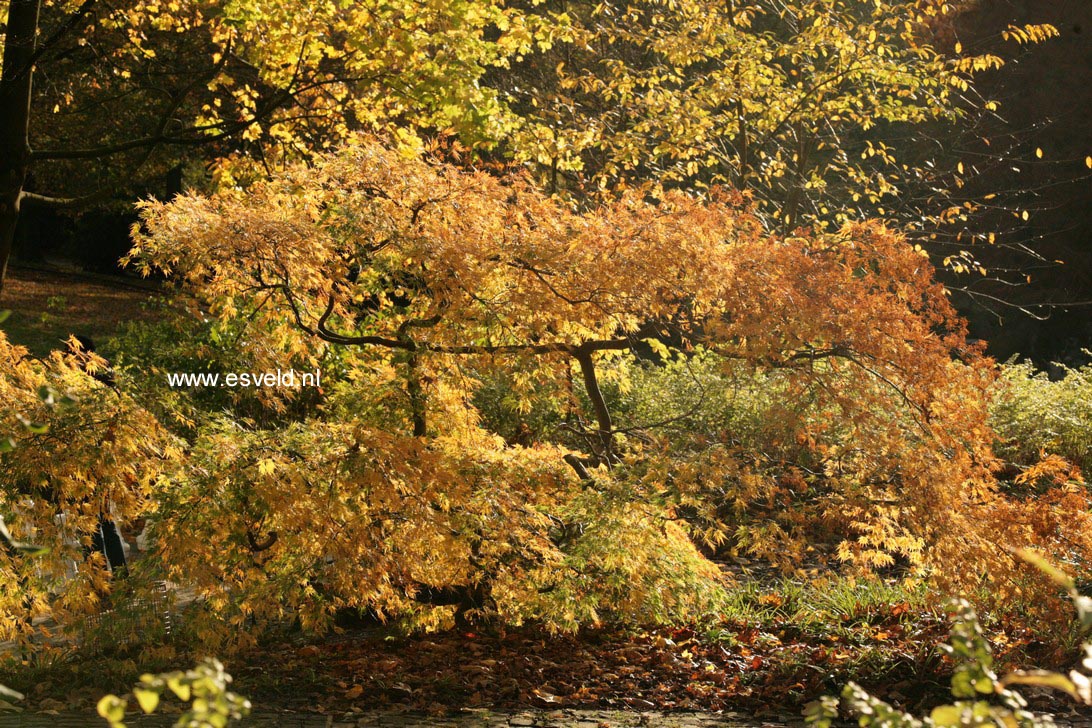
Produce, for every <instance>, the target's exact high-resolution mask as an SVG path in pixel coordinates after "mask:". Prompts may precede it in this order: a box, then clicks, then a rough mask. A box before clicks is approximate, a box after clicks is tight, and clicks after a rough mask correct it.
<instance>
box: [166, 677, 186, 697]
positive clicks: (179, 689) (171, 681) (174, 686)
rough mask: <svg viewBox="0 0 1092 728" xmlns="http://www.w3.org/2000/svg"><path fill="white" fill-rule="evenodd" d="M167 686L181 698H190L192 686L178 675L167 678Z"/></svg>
mask: <svg viewBox="0 0 1092 728" xmlns="http://www.w3.org/2000/svg"><path fill="white" fill-rule="evenodd" d="M167 687H169V688H170V689H171V692H172V693H174V694H175V695H177V696H178V699H179V700H189V699H190V686H189V685H188V684H187V683H184V682H182V680H181V679H179V678H178V677H169V678H167Z"/></svg>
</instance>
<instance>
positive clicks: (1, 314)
mask: <svg viewBox="0 0 1092 728" xmlns="http://www.w3.org/2000/svg"><path fill="white" fill-rule="evenodd" d="M8 316H11V311H8V310H6V309H5V310H3V311H0V324H2V323H4V322H5V321H7V320H8Z"/></svg>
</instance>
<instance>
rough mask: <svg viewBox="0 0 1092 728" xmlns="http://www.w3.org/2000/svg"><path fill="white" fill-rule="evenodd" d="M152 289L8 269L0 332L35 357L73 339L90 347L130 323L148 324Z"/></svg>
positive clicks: (128, 281)
mask: <svg viewBox="0 0 1092 728" xmlns="http://www.w3.org/2000/svg"><path fill="white" fill-rule="evenodd" d="M155 290H156V288H155V286H154V284H151V283H149V282H146V281H141V280H140V279H136V278H127V277H121V276H103V275H95V274H89V273H81V272H78V271H68V270H58V269H39V268H22V267H16V266H13V267H12V268H11V270H10V271H9V272H8V277H7V279H6V280H5V281H4V293H3V296H2V297H0V310H10V311H11V316H10V317H9V318H8V319H7V320H6V321H4V323H3V329H4V332H5V333H6V334H7V336H8V338H9V339H10V340H11V341H13V342H15V343H16V344H20V345H22V346H25V347H27V349H29V350H30V352H31V353H32V354H34V355H35V356H46V355H47V354H49V352H50V351H52V350H54V349H61V348H63V347H64V342H65V340H66V339H68V337H69V336H71V335H73V334H81V335H83V336H89V337H91V338H92V339H94V340H95V341H96V342H98V341H102V340H104V339H106V338H108V337H110V336H112V335H114V334H116V333H117V331H118V327H119V326H120V325H122V324H124V323H127V322H130V321H140V320H151V319H153V318H155V317H156V316H157V315H158V313H157V312H156V311H155V310H153V309H151V308H149V307H148V305H147V304H148V303H149V302H150V300H151V299H152V297H153V296H154V294H155Z"/></svg>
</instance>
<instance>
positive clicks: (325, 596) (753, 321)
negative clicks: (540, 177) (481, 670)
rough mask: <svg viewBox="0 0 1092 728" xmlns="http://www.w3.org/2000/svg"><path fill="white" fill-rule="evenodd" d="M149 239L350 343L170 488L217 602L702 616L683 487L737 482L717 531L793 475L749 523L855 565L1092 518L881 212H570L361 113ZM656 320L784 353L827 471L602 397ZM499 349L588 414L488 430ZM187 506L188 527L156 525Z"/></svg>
mask: <svg viewBox="0 0 1092 728" xmlns="http://www.w3.org/2000/svg"><path fill="white" fill-rule="evenodd" d="M135 241H136V245H135V247H134V250H133V252H132V254H131V260H132V261H133V262H134V263H135V264H136V265H137V266H138V267H139V268H140V269H141V270H143V271H144V272H151V271H153V270H158V271H162V272H164V273H166V274H168V275H170V276H171V277H172V278H173V280H175V281H176V282H177V283H178V285H179V286H181V287H182V288H184V289H185V290H186V291H188V292H191V293H192V294H194V295H196V296H197V298H198V300H199V301H201V302H202V303H203V304H204V305H205V306H207V308H208V311H209V312H211V314H212V316H213V317H214V319H215V320H216V321H218V322H219V323H220V324H221V325H224V326H231V327H233V330H235V331H241V333H240V336H241V337H244V338H245V340H246V341H247V342H248V346H249V351H250V355H251V357H252V360H253V361H254V362H256V363H257V366H260V367H265V368H269V369H273V368H276V367H277V366H278V363H279V362H281V361H284V360H287V359H289V358H298V357H305V358H306V357H313V358H316V359H317V354H316V352H318V351H320V350H324V348H325V347H327V346H332V347H334V348H335V349H337V350H338V351H340V352H342V354H341V355H342V356H343V357H344V358H343V359H342V367H343V368H342V369H340V370H339V371H341V372H342V373H343V375H344V377H345V378H344V381H342V382H339V383H336V384H335V385H333V386H332V387H331V394H330V396H329V398H328V401H327V402H326V403H325V405H324V408H323V409H321V410H320V411H319V412H317V413H316V417H315V419H312V420H307V421H304V422H302V423H299V424H296V425H291V426H289V427H287V428H283V429H280V430H276V431H262V430H260V429H258V430H255V429H254V428H250V427H245V426H242V425H236V424H223V423H222V424H220V425H217V426H216V427H214V428H211V429H209V430H207V431H206V432H205V434H204V435H203V436H202V437H201V438H199V439H198V442H197V445H196V446H195V448H196V452H198V453H199V454H200V456H199V457H197V458H196V459H195V461H194V462H195V463H199V464H200V465H199V466H198V467H194V468H192V469H191V475H190V476H189V477H188V478H187V479H186V483H185V485H184V486H183V487H182V488H180V489H178V490H177V491H176V492H175V494H174V495H172V498H171V499H168V501H167V502H166V504H165V506H164V508H163V515H164V518H165V523H166V524H167V525H166V526H165V530H164V532H163V535H162V542H161V547H162V550H163V554H165V555H166V556H168V557H169V558H168V562H169V563H175V562H176V560H177V559H178V558H180V557H181V555H182V554H189V555H190V561H189V566H187V567H186V568H187V569H189V570H190V573H191V574H195V575H197V576H198V577H199V578H198V582H199V585H200V587H201V588H202V589H204V590H206V593H207V594H208V595H209V601H208V604H209V605H210V606H211V607H212V608H213V610H214V612H215V611H216V610H221V611H223V610H228V611H230V610H232V609H234V610H236V611H235V614H236V617H235V618H236V619H239V620H242V619H246V618H247V617H249V616H253V615H254V614H255V613H259V612H266V611H269V610H271V609H272V610H273V611H277V610H283V609H289V610H290V611H301V612H303V613H306V614H307V615H309V618H311V619H313V620H314V621H316V623H318V622H322V621H323V620H324V619H326V618H328V616H329V614H330V613H331V611H332V610H333V609H335V608H338V607H342V606H353V607H366V608H371V609H375V610H377V611H380V612H383V613H405V612H407V611H408V612H412V611H413V607H412V603H413V597H414V596H415V595H416V594H418V593H419V592H421V591H422V590H424V591H428V590H429V589H440V588H444V587H446V586H452V585H456V586H460V587H463V588H465V589H469V590H474V589H476V588H478V587H482V589H484V593H485V594H486V596H487V599H486V600H485V602H482V603H475V606H476V608H478V607H480V609H479V611H481V612H483V613H488V612H492V613H493V614H495V615H499V616H500V617H501V618H504V619H509V620H513V621H521V620H523V619H528V618H534V619H543V620H545V621H546V622H547V623H550V624H553V625H555V626H572V625H574V624H576V623H579V622H581V621H588V620H593V621H594V620H596V619H598V618H600V617H602V616H603V615H604V613H607V612H610V611H611V610H612V609H613V610H615V613H619V614H621V615H622V616H629V617H631V618H640V619H648V618H666V617H672V616H673V617H676V618H677V617H679V615H691V616H693V615H694V614H695V611H696V610H697V611H700V610H701V609H704V608H707V607H708V606H709V604H710V602H709V601H708V600H706V599H704V598H702V599H697V598H688V597H687V596H686V595H688V594H689V595H690V596H691V597H693V596H694V595H695V594H697V593H699V592H700V591H701V590H700V589H697V590H696V587H695V585H696V584H704V585H706V586H707V587H709V588H711V589H714V590H715V586H716V583H717V582H718V581H719V578H718V577H717V575H716V572H715V569H713V568H712V567H711V566H710V565H709V564H708V562H705V561H704V559H703V558H702V557H700V556H699V555H698V554H697V552H696V551H694V548H693V546H692V545H690V543H689V541H688V538H687V535H686V534H687V529H689V533H690V536H691V537H695V538H696V537H697V536H698V535H699V534H698V531H697V530H696V528H695V523H694V521H693V520H692V519H690V520H688V519H687V518H685V514H684V511H685V509H684V508H682V506H688V507H694V508H697V509H698V510H699V511H701V509H702V508H704V507H706V506H708V505H709V504H710V503H713V502H714V501H717V500H718V499H721V500H724V499H728V500H731V499H732V498H735V499H736V500H737V501H738V503H739V504H740V506H739V507H738V508H736V509H735V510H734V511H733V510H732V509H730V508H729V509H727V510H725V509H719V510H718V509H717V508H707V509H706V510H707V513H709V514H712V515H710V516H709V520H717V519H720V520H721V521H722V523H720V524H719V525H717V526H714V527H713V528H712V532H713V533H712V535H711V537H710V540H712V541H716V539H717V538H718V536H717V532H718V529H719V532H720V537H723V532H724V531H725V530H728V531H730V530H731V529H732V528H733V527H734V525H736V524H734V523H732V522H731V521H732V520H733V519H741V518H742V517H743V511H744V510H745V506H746V504H748V503H753V502H754V501H755V500H756V499H763V498H765V499H767V500H768V502H769V503H770V504H771V507H772V504H774V503H775V502H778V499H781V500H783V501H784V502H785V503H787V504H788V506H787V507H784V508H781V509H780V511H781V512H780V513H779V514H775V515H771V516H770V518H769V519H768V522H767V523H765V524H755V523H753V522H752V523H750V524H747V526H746V528H747V529H748V530H747V531H746V534H747V536H746V539H745V543H744V545H745V546H746V547H747V548H749V549H750V550H751V551H752V552H754V553H757V554H759V555H765V556H776V557H778V558H779V559H780V560H792V558H793V557H795V558H802V557H803V556H804V554H805V553H806V552H807V548H808V547H809V545H810V540H811V539H813V538H814V537H815V534H816V533H817V532H818V531H824V532H826V533H835V534H837V536H836V539H835V540H836V547H835V549H834V554H835V555H836V556H837V557H838V558H839V559H840V560H842V561H844V562H848V563H851V564H855V565H857V566H858V567H860V568H862V569H876V568H883V567H886V566H890V565H893V564H895V563H897V562H898V561H900V560H901V562H902V563H903V564H904V565H906V566H907V567H908V568H909V569H910V570H911V571H912V572H914V573H922V574H925V573H927V574H929V575H931V576H932V577H933V578H935V579H936V580H937V581H938V582H941V583H943V584H944V585H945V586H946V587H949V588H967V589H976V588H978V587H980V586H981V585H982V580H983V579H987V580H988V581H989V582H990V583H991V584H992V585H993V586H992V592H991V593H992V595H993V596H995V597H1000V598H1004V597H1005V596H1006V595H1007V594H1009V593H1011V591H1007V590H1008V589H1009V585H1011V584H1016V583H1017V582H1018V581H1019V580H1020V579H1021V577H1020V576H1019V571H1020V568H1021V567H1019V566H1017V565H1016V564H1015V563H1014V562H1013V560H1012V559H1011V558H1010V557H1009V556H1008V554H1007V552H1006V550H1005V549H1006V548H1007V547H1009V546H1022V545H1029V544H1031V545H1036V546H1039V547H1041V548H1045V549H1047V550H1050V551H1052V552H1053V553H1054V555H1055V556H1057V557H1062V558H1071V557H1073V555H1074V554H1075V553H1077V552H1079V551H1080V550H1081V549H1084V548H1086V547H1087V546H1090V545H1092V540H1090V538H1089V534H1092V529H1090V528H1089V523H1088V516H1087V515H1086V512H1087V505H1088V503H1087V497H1085V496H1083V495H1080V494H1070V495H1071V496H1072V497H1070V496H1066V497H1064V498H1058V499H1053V500H1050V501H1049V502H1044V503H1041V504H1040V503H1030V502H1019V503H1017V502H1015V501H1012V500H1009V499H1007V498H1006V497H1005V496H1003V495H1002V494H1001V493H1000V492H999V491H998V488H997V485H996V483H995V481H994V479H993V477H992V475H991V467H992V466H993V465H994V456H993V454H992V452H991V444H992V440H993V435H992V433H991V431H990V429H989V427H988V425H987V422H986V402H987V397H986V392H987V388H988V386H989V384H990V383H991V381H992V379H993V373H992V368H991V367H992V362H990V361H989V360H987V359H984V358H983V357H982V356H981V355H980V354H979V353H978V352H977V351H975V350H974V348H973V347H971V346H969V345H968V344H967V342H966V339H965V332H964V328H963V324H962V322H961V321H960V320H959V319H958V317H957V316H956V315H955V313H954V312H953V310H952V308H951V306H950V305H949V303H948V301H947V299H946V297H945V295H944V292H943V290H942V288H941V287H940V285H939V284H937V283H936V281H935V280H934V279H933V274H932V269H931V267H930V265H929V263H928V261H927V260H926V259H925V258H924V257H922V255H921V254H919V252H917V251H915V250H914V248H913V247H911V246H910V245H908V244H907V243H906V242H905V240H904V239H903V238H901V237H900V236H898V235H897V234H895V233H892V232H891V231H889V230H887V229H885V228H884V227H883V226H882V225H880V224H879V223H866V224H855V225H849V226H847V227H845V228H843V229H841V230H839V231H838V232H835V233H813V232H809V231H806V230H798V231H796V232H795V233H794V234H793V235H791V236H788V237H782V236H777V235H772V234H770V233H768V232H766V231H765V230H764V228H763V226H762V224H761V223H760V220H759V218H758V217H757V216H756V215H755V214H753V212H752V210H751V207H750V205H749V202H748V200H747V199H746V198H745V197H743V196H741V195H739V194H737V193H732V192H728V191H714V192H713V193H711V194H710V195H709V196H708V197H705V198H698V197H694V196H690V195H686V194H683V193H677V192H664V193H659V194H658V195H657V196H653V195H652V194H651V193H649V192H647V191H630V192H627V193H626V194H624V195H622V196H621V197H620V198H619V199H617V200H615V201H613V202H610V203H607V204H604V205H602V206H598V207H594V208H589V209H578V208H575V207H573V206H571V205H569V204H567V203H565V202H562V201H560V200H558V199H555V198H552V197H550V196H548V195H546V194H544V193H542V192H541V191H540V190H538V189H537V188H536V187H535V186H534V185H533V184H532V183H531V182H530V181H529V180H528V179H527V178H526V177H524V176H522V175H520V174H511V175H508V176H505V177H497V176H494V175H490V174H486V173H484V172H480V171H474V170H467V169H462V168H457V167H455V166H452V165H450V164H445V163H442V162H439V161H437V160H436V159H433V158H431V157H430V156H429V155H428V153H420V154H411V153H406V152H401V151H396V150H393V149H390V148H388V147H386V146H384V145H383V144H381V143H380V142H378V141H376V140H375V139H371V138H362V139H359V140H357V141H356V143H354V144H353V145H351V146H349V147H347V148H345V149H343V150H341V151H339V152H337V153H336V154H329V155H326V156H322V157H319V158H317V159H316V160H314V162H313V163H312V164H310V165H307V166H302V165H301V166H298V167H293V168H291V169H289V170H288V171H287V172H285V173H284V174H281V175H278V176H276V177H274V178H272V179H270V180H268V181H266V182H263V183H261V184H258V185H256V186H254V187H253V188H251V189H249V190H247V191H246V192H245V193H243V192H238V191H229V192H225V193H222V194H219V195H216V196H212V197H203V196H198V195H188V196H182V197H179V198H177V199H176V200H174V201H173V202H171V203H169V204H168V203H159V202H148V203H145V204H144V206H143V222H142V225H141V227H140V228H139V229H137V230H135ZM642 342H644V343H647V344H648V345H649V346H652V348H653V349H655V350H662V351H663V352H664V353H665V355H668V356H672V355H675V356H681V357H684V358H685V357H688V356H691V355H693V354H694V353H695V352H698V351H702V352H705V355H708V356H710V357H712V358H713V359H714V360H715V361H717V362H720V363H721V364H722V365H723V366H724V367H730V366H733V365H734V363H743V364H744V365H746V366H748V367H751V368H753V369H754V370H758V371H776V372H784V373H786V382H787V384H786V387H787V390H786V391H787V395H788V396H789V397H790V398H791V397H794V396H796V397H804V396H806V397H808V398H809V402H811V405H812V409H811V410H810V414H808V416H807V417H806V418H805V420H806V426H805V427H804V428H803V429H801V430H800V431H799V432H798V434H797V437H798V439H799V442H800V446H801V447H803V448H805V449H806V450H808V451H809V452H810V453H811V460H812V461H813V462H814V463H818V466H817V467H818V469H817V470H815V471H814V472H813V473H812V474H811V475H810V476H809V478H808V479H807V480H805V479H803V478H794V477H781V478H777V477H770V474H769V472H768V470H763V469H761V468H756V467H755V466H754V459H753V458H750V457H749V456H747V454H746V453H741V452H740V451H739V450H738V448H734V447H733V446H732V445H731V441H732V437H731V433H727V434H726V435H725V436H724V437H720V438H718V437H713V438H710V437H708V436H705V435H702V436H701V437H698V436H693V437H691V436H688V435H687V434H686V433H683V434H682V435H679V434H678V433H675V434H672V435H670V436H668V435H667V434H664V433H662V432H659V431H657V429H656V428H655V427H647V428H643V429H641V430H640V431H637V429H635V428H634V427H630V426H629V423H622V422H618V421H616V417H615V416H616V412H615V411H613V409H612V406H611V402H610V401H609V399H610V398H609V397H608V396H606V395H604V393H603V386H601V385H602V384H603V382H604V375H605V374H607V373H609V372H610V371H611V368H612V366H614V365H615V364H616V363H617V362H618V361H619V360H620V358H622V357H625V356H626V354H627V353H628V352H630V351H632V350H634V349H635V348H636V347H637V346H638V344H641V343H642ZM497 370H503V371H506V372H509V373H511V374H512V375H513V376H515V377H516V378H517V379H522V380H523V381H530V380H535V381H545V382H551V383H552V386H554V387H555V388H557V389H559V390H563V389H565V388H566V387H569V389H570V391H576V390H579V391H578V392H576V393H575V394H574V395H573V401H572V406H573V408H574V410H579V411H578V412H576V413H575V414H574V417H573V418H572V421H571V422H569V423H567V425H566V426H567V427H568V428H569V430H571V431H573V432H575V437H574V438H570V439H568V440H564V439H563V438H553V440H552V441H549V440H550V439H551V438H549V437H547V436H543V437H542V438H540V439H543V440H547V441H548V442H538V443H527V444H526V445H524V444H519V445H513V446H506V445H505V444H504V443H503V442H502V441H500V438H498V437H497V436H496V435H495V434H493V433H490V432H488V431H487V430H486V429H484V428H483V427H482V423H481V419H480V414H479V412H478V411H477V410H476V409H475V407H474V406H473V404H471V400H472V398H473V396H474V393H475V391H476V388H477V387H478V386H479V384H480V382H481V381H482V378H483V377H484V376H486V375H487V373H488V372H491V371H497ZM268 396H269V397H270V398H274V399H275V398H276V397H278V396H280V395H278V394H277V393H272V392H271V393H269V394H268ZM361 403H363V404H361ZM377 403H386V406H388V408H389V410H390V411H389V412H386V413H384V414H379V412H380V410H381V409H382V406H377ZM385 428H395V429H400V430H401V432H398V433H389V432H382V430H383V429H385ZM794 483H795V485H793V484H794ZM197 508H209V509H211V510H210V511H209V515H208V516H207V523H206V525H204V526H200V527H198V528H196V529H195V528H194V527H193V523H192V522H190V523H188V524H186V525H185V526H182V525H171V523H172V520H171V518H172V515H171V514H172V513H192V512H193V511H194V509H197ZM346 508H348V510H346ZM775 510H776V509H775ZM338 513H343V514H344V515H343V516H337V515H333V514H338ZM680 514H683V515H680ZM703 517H704V516H703ZM199 520H200V519H199ZM699 520H700V519H699ZM725 520H727V521H728V522H727V523H724V522H723V521H725ZM741 523H742V521H741ZM657 524H659V525H657ZM274 532H276V533H277V534H279V538H278V539H276V540H274V542H273V543H269V544H268V545H267V544H266V543H264V542H263V543H262V544H261V545H262V546H263V547H264V548H256V547H255V545H256V542H260V541H262V540H263V539H264V538H265V537H266V536H267V535H268V534H271V533H274ZM218 533H219V534H222V535H221V536H215V534H218ZM1063 533H1064V534H1065V536H1064V538H1063V537H1061V535H1060V534H1063ZM505 534H513V535H510V536H509V535H505ZM707 535H708V534H707ZM630 537H632V539H633V542H632V543H628V545H627V538H630ZM248 544H249V546H248ZM673 570H674V571H675V573H672V571H673ZM223 583H226V584H228V585H229V586H230V587H231V588H230V589H227V590H225V589H223V588H221V584H223ZM483 585H486V586H483ZM481 593H482V590H481V589H479V596H481ZM286 605H287V606H286ZM566 605H568V606H566ZM649 605H652V606H651V607H650V606H649ZM702 605H705V606H702ZM418 616H420V615H418ZM422 618H423V617H422Z"/></svg>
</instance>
